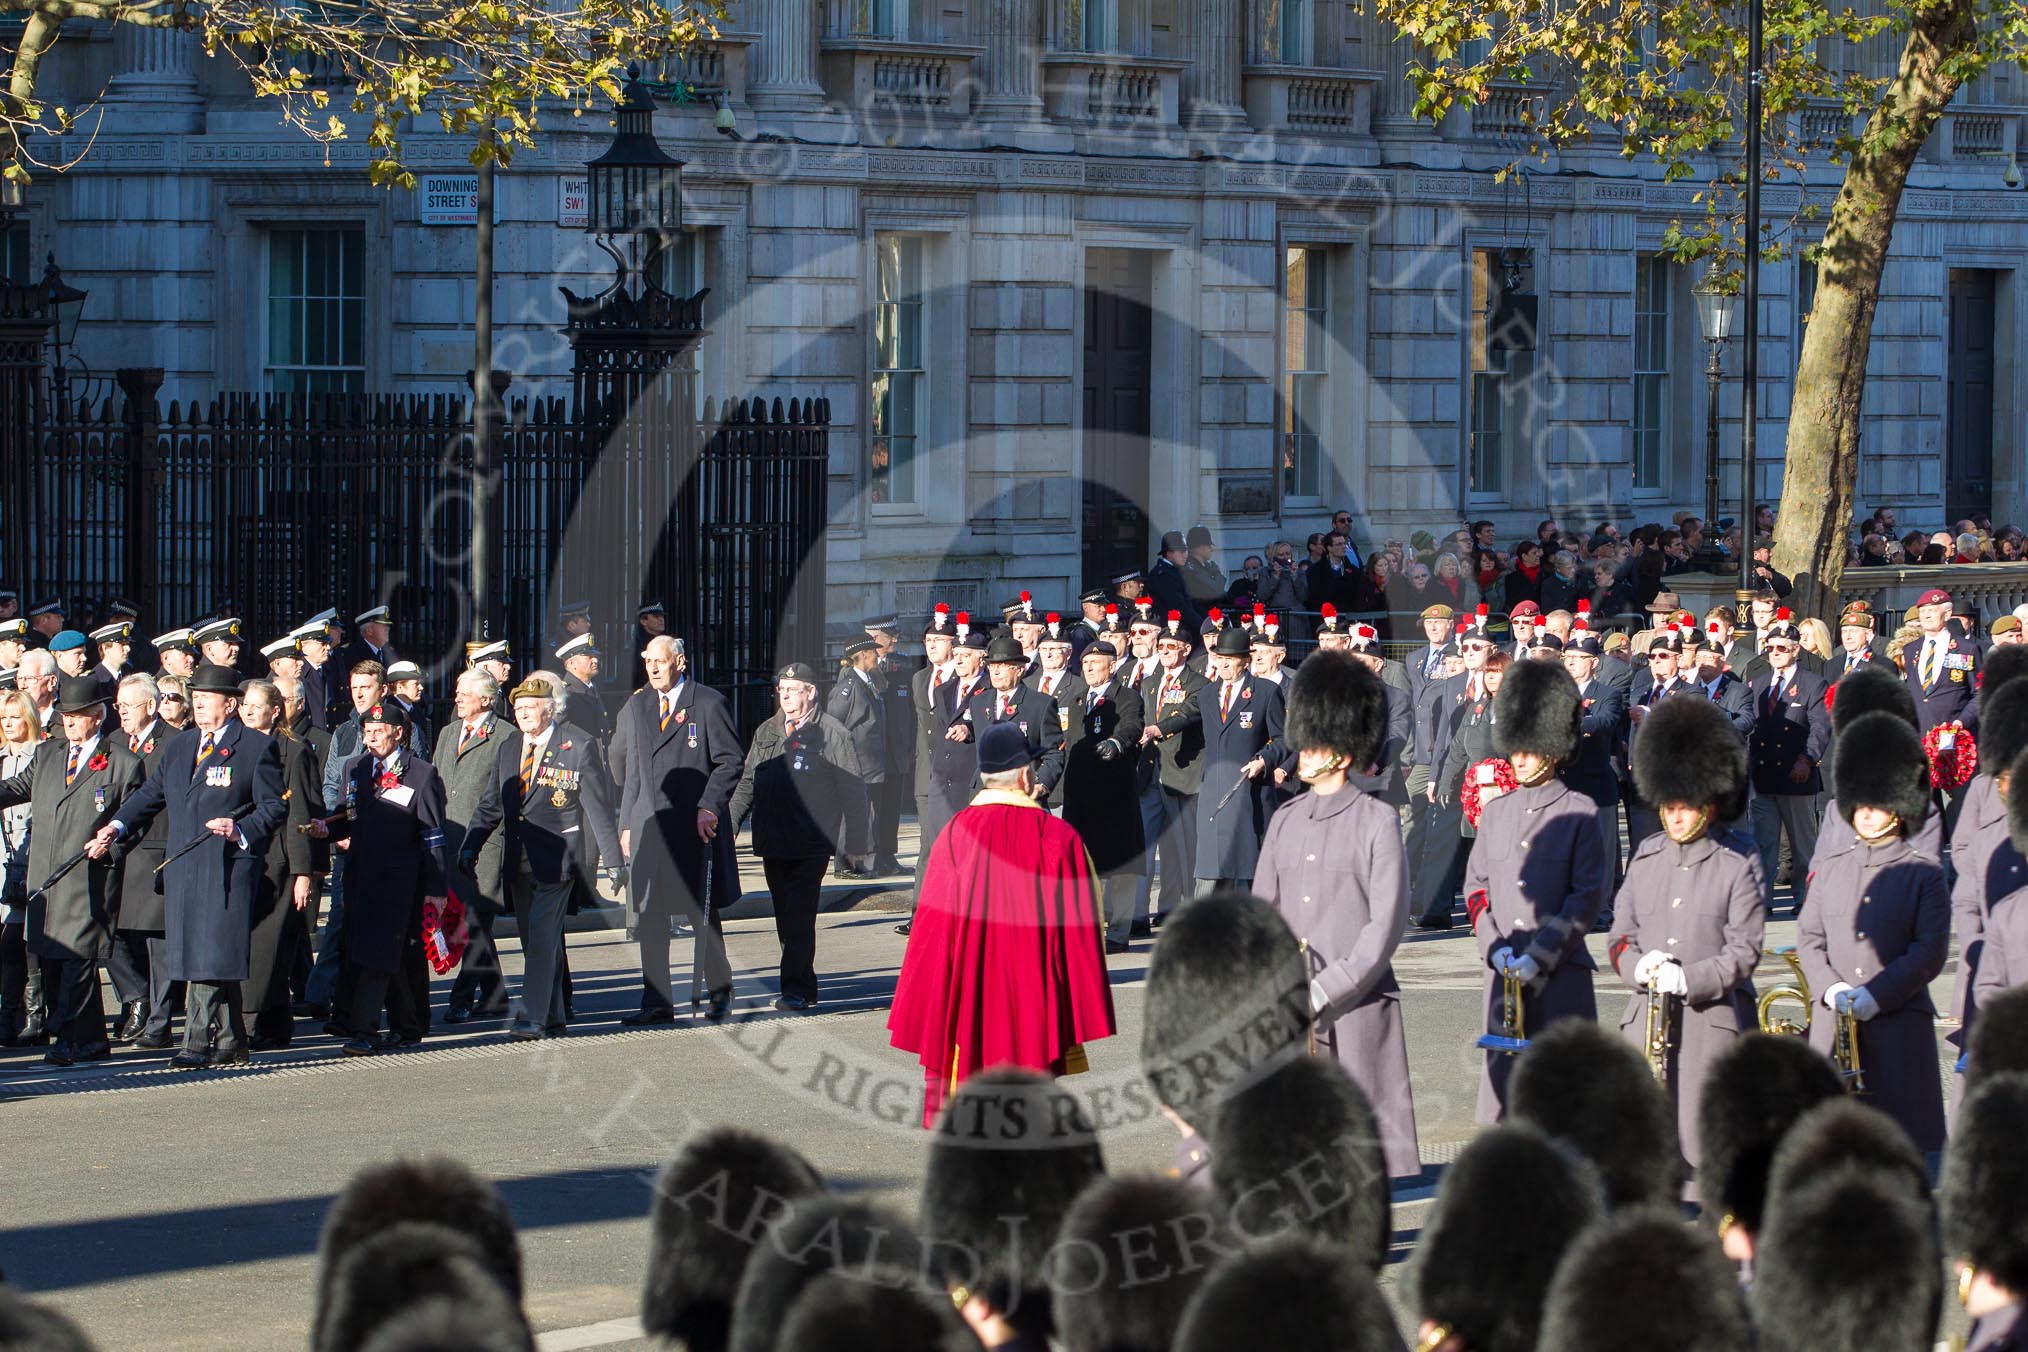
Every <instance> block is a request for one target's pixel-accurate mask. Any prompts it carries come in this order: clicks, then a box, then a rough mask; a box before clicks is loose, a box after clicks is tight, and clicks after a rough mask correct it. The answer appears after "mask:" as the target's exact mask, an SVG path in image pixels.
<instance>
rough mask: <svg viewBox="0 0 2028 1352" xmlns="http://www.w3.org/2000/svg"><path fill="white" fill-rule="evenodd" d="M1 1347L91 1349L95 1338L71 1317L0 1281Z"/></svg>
mask: <svg viewBox="0 0 2028 1352" xmlns="http://www.w3.org/2000/svg"><path fill="white" fill-rule="evenodd" d="M0 1347H8V1348H21V1349H23V1350H24V1352H28V1349H33V1352H92V1347H93V1344H92V1340H91V1339H90V1338H87V1337H86V1336H85V1331H84V1330H83V1329H81V1328H79V1327H78V1326H77V1325H76V1324H74V1323H72V1322H71V1320H70V1318H69V1316H67V1315H64V1314H60V1313H58V1312H57V1311H56V1310H54V1309H51V1308H50V1307H49V1306H47V1305H40V1304H37V1303H36V1302H35V1301H32V1300H30V1299H28V1297H26V1296H24V1295H22V1294H21V1293H20V1292H19V1291H17V1290H15V1289H14V1288H13V1287H11V1286H9V1285H7V1283H6V1282H4V1281H0Z"/></svg>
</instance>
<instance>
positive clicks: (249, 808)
mask: <svg viewBox="0 0 2028 1352" xmlns="http://www.w3.org/2000/svg"><path fill="white" fill-rule="evenodd" d="M253 810H254V805H253V804H252V803H248V804H246V805H245V806H244V807H241V808H238V809H235V810H234V812H233V813H232V815H231V816H230V817H228V818H227V820H228V821H238V820H239V819H240V818H241V817H244V816H245V815H246V814H247V813H249V812H251V811H253ZM223 838H224V837H222V836H214V835H212V834H211V832H209V831H206V832H205V833H204V834H203V835H201V836H199V837H197V839H195V840H193V841H191V842H190V843H189V844H187V845H185V846H184V847H183V848H182V849H180V850H178V851H176V853H174V854H172V855H170V856H169V857H168V858H167V859H164V860H163V861H162V862H161V863H159V864H157V865H155V872H157V873H160V872H161V871H162V870H163V869H165V868H168V867H169V866H170V865H171V864H173V863H175V862H176V861H177V860H179V859H181V858H182V857H183V856H184V855H186V854H189V853H190V852H191V851H192V850H194V849H196V848H197V847H198V846H199V845H202V844H203V843H204V842H205V841H207V840H221V839H223ZM46 885H47V884H45V886H46Z"/></svg>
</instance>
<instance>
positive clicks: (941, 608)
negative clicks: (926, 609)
mask: <svg viewBox="0 0 2028 1352" xmlns="http://www.w3.org/2000/svg"><path fill="white" fill-rule="evenodd" d="M936 609H937V614H939V615H948V614H950V613H951V605H950V602H948V601H939V602H937V607H936Z"/></svg>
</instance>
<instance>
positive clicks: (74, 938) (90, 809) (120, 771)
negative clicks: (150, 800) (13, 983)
mask: <svg viewBox="0 0 2028 1352" xmlns="http://www.w3.org/2000/svg"><path fill="white" fill-rule="evenodd" d="M111 734H112V735H110V736H108V735H107V733H106V732H105V731H104V730H101V731H100V733H99V740H98V744H97V745H96V746H94V747H93V748H92V752H91V754H90V755H89V756H86V757H84V758H83V761H82V763H81V764H80V765H79V766H78V771H77V775H76V776H75V777H74V778H73V779H72V780H71V782H70V783H69V784H68V785H66V784H65V783H64V782H63V780H64V770H65V768H66V766H67V764H68V760H69V756H70V743H69V742H66V741H64V740H63V739H62V738H61V737H51V738H48V739H46V740H44V741H42V742H39V743H37V744H36V747H35V755H34V758H33V759H32V760H31V761H30V762H29V766H28V768H27V769H25V770H23V771H21V772H20V773H19V774H16V775H13V776H12V777H10V778H8V779H5V780H0V807H14V806H16V805H18V804H21V803H27V804H29V808H30V816H29V828H28V870H27V872H26V873H25V874H23V875H22V883H23V886H25V887H29V888H34V887H39V886H41V884H42V883H43V882H44V881H45V880H46V879H47V878H48V877H49V875H50V874H52V873H54V872H56V870H57V867H58V866H59V865H61V864H63V863H64V862H65V861H67V860H68V859H69V858H70V857H71V856H72V855H74V854H76V853H77V852H78V851H79V850H81V849H83V848H84V844H85V842H86V841H88V840H90V839H91V838H92V835H93V833H94V832H96V831H97V830H98V829H99V828H100V827H101V826H104V825H105V824H106V823H107V822H108V821H110V820H112V818H113V814H114V813H116V812H118V811H120V810H121V809H122V808H123V807H124V806H125V805H126V803H127V802H128V801H129V800H130V799H131V798H132V796H133V795H134V794H135V793H137V792H138V791H139V790H140V788H141V785H142V782H143V773H142V768H141V758H140V757H139V756H136V755H135V754H134V753H133V752H131V751H129V750H127V739H126V736H125V734H123V733H121V732H120V731H119V729H118V728H113V729H112V730H111ZM93 767H96V768H93ZM120 856H121V851H120V850H118V849H115V850H114V851H113V853H111V854H109V855H108V856H107V857H106V858H104V859H95V860H86V861H85V862H84V863H82V864H79V865H78V866H77V867H76V868H74V869H72V870H71V871H70V872H69V873H67V874H65V875H64V878H63V880H62V881H61V882H59V883H58V884H57V885H56V886H55V887H52V888H50V889H49V890H48V891H46V892H44V893H42V894H41V895H40V896H36V897H32V898H31V899H30V900H29V903H28V919H27V925H28V928H27V930H26V931H25V933H24V935H23V937H24V938H25V939H26V941H27V943H28V951H29V953H30V954H31V955H33V956H35V957H40V958H70V959H93V958H97V957H98V955H99V950H100V949H101V948H103V947H104V946H105V944H106V941H107V939H108V937H109V935H110V933H111V929H112V925H113V917H114V916H115V915H116V914H117V913H118V912H119V909H120V873H121V863H122V861H121V857H120ZM101 1036H103V1034H101Z"/></svg>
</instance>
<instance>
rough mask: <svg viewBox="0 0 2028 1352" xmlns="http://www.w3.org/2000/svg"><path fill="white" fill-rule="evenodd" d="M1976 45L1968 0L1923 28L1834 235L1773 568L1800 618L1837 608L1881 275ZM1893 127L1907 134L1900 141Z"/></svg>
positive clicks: (1794, 407)
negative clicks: (1911, 178) (1913, 177)
mask: <svg viewBox="0 0 2028 1352" xmlns="http://www.w3.org/2000/svg"><path fill="white" fill-rule="evenodd" d="M1977 39H1978V34H1977V31H1976V24H1975V15H1974V12H1973V7H1972V5H1971V4H1970V3H1968V2H1967V0H1957V3H1953V4H1950V5H1947V6H1944V7H1940V8H1938V9H1937V10H1934V11H1932V12H1930V13H1928V14H1926V15H1922V16H1920V17H1919V18H1918V19H1917V21H1916V23H1915V26H1914V27H1913V28H1911V29H1910V30H1909V34H1908V43H1907V45H1906V46H1905V47H1904V48H1903V50H1902V53H1901V65H1900V68H1899V70H1898V71H1897V72H1896V74H1895V77H1894V80H1893V82H1892V83H1891V84H1889V85H1888V87H1887V89H1886V90H1885V91H1884V93H1883V94H1882V96H1881V102H1880V105H1879V107H1877V108H1875V109H1874V112H1873V116H1872V118H1871V119H1870V120H1869V121H1868V123H1867V126H1866V132H1865V135H1864V138H1863V142H1864V144H1863V148H1862V149H1861V150H1859V151H1858V152H1857V153H1855V154H1854V155H1853V156H1852V160H1851V163H1850V165H1849V166H1847V168H1846V172H1845V183H1844V186H1843V187H1842V188H1840V189H1839V192H1838V198H1837V201H1836V202H1835V203H1834V204H1833V205H1832V207H1831V213H1830V217H1829V220H1828V221H1827V222H1826V225H1825V229H1824V240H1823V250H1822V254H1821V257H1820V260H1819V262H1818V265H1817V298H1816V304H1815V306H1814V308H1813V309H1812V310H1811V313H1810V324H1809V330H1808V332H1807V333H1806V335H1805V336H1804V339H1803V350H1802V354H1801V360H1800V361H1799V362H1798V363H1797V366H1796V381H1795V394H1794V397H1793V399H1792V400H1791V401H1790V405H1789V428H1788V445H1787V451H1786V453H1785V456H1784V463H1783V465H1782V498H1781V507H1780V510H1779V511H1778V512H1777V513H1776V525H1777V527H1778V528H1779V539H1780V544H1779V546H1778V547H1777V548H1776V550H1775V554H1774V566H1775V568H1776V569H1777V570H1778V571H1780V572H1783V573H1786V574H1787V575H1788V576H1789V577H1790V578H1791V579H1793V580H1794V582H1795V586H1796V590H1795V594H1794V595H1793V596H1791V597H1790V598H1789V604H1790V605H1791V606H1792V607H1794V609H1795V611H1796V613H1797V614H1800V615H1822V616H1825V617H1827V618H1828V617H1830V616H1831V614H1832V608H1833V607H1834V606H1835V604H1836V602H1837V598H1838V584H1839V582H1840V580H1841V579H1842V577H1843V574H1844V571H1845V547H1846V537H1847V534H1848V532H1849V531H1850V529H1851V525H1852V516H1853V507H1854V502H1855V499H1856V496H1857V491H1858V482H1859V441H1860V428H1861V423H1860V409H1861V397H1862V395H1863V394H1864V392H1865V387H1866V358H1867V353H1868V352H1869V350H1870V349H1871V347H1872V341H1873V312H1874V310H1875V308H1876V307H1877V306H1878V305H1879V303H1880V273H1881V269H1882V267H1883V266H1884V265H1885V264H1886V261H1887V249H1888V245H1889V244H1890V243H1891V242H1892V240H1893V237H1894V221H1895V215H1896V213H1897V211H1898V210H1899V209H1900V206H1901V194H1902V190H1903V188H1905V187H1906V186H1907V184H1908V173H1909V170H1910V169H1911V168H1912V167H1913V166H1914V164H1915V157H1916V155H1917V154H1919V153H1920V152H1921V150H1922V145H1923V142H1924V141H1926V140H1927V139H1928V138H1929V134H1930V131H1931V130H1932V129H1933V128H1934V127H1935V126H1936V123H1937V119H1938V118H1940V117H1941V116H1942V115H1943V110H1944V106H1945V105H1946V104H1948V103H1949V102H1950V101H1951V98H1952V96H1953V95H1955V94H1956V93H1957V91H1958V86H1959V84H1960V83H1962V75H1961V73H1960V72H1958V71H1953V70H1948V69H1946V61H1947V59H1948V58H1949V57H1951V56H1952V55H1954V54H1956V53H1959V52H1961V51H1964V50H1966V49H1969V48H1970V47H1971V46H1972V45H1973V44H1974V43H1975V42H1976V41H1977ZM1890 127H1898V128H1899V130H1898V131H1896V132H1894V133H1892V134H1890V133H1889V132H1888V130H1887V129H1888V128H1890ZM1749 322H1754V321H1753V319H1752V318H1751V317H1749Z"/></svg>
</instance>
